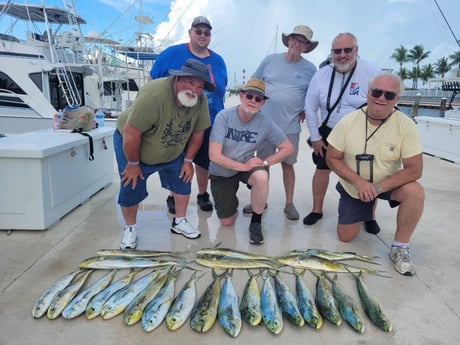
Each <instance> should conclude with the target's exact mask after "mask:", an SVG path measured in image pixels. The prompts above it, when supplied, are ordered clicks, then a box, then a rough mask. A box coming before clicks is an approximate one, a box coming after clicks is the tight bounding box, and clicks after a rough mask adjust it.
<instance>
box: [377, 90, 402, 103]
mask: <svg viewBox="0 0 460 345" xmlns="http://www.w3.org/2000/svg"><path fill="white" fill-rule="evenodd" d="M382 95H383V96H384V97H385V99H386V100H387V101H392V100H394V99H395V98H396V95H397V93H396V92H393V91H384V90H380V89H371V96H372V97H374V98H379V97H380V96H382Z"/></svg>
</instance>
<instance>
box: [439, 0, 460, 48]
mask: <svg viewBox="0 0 460 345" xmlns="http://www.w3.org/2000/svg"><path fill="white" fill-rule="evenodd" d="M433 1H434V3H435V4H436V7H437V8H438V10H439V12H441V15H442V17H443V18H444V21H445V22H446V24H447V27H448V28H449V30H450V32H451V33H452V36H454V39H455V42H456V43H457V45H458V46H459V47H460V41H459V40H458V39H457V37H456V36H455V33H454V31H453V30H452V28H451V27H450V25H449V22H448V21H447V18H446V16H445V15H444V13H443V12H442V10H441V7H439V5H438V2H437V1H436V0H433Z"/></svg>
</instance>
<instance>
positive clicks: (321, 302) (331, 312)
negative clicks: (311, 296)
mask: <svg viewBox="0 0 460 345" xmlns="http://www.w3.org/2000/svg"><path fill="white" fill-rule="evenodd" d="M317 277H318V278H317V280H316V297H315V301H316V306H317V307H318V310H319V312H320V313H321V315H322V316H323V317H324V318H325V319H327V320H329V321H330V322H331V323H332V324H334V325H336V326H340V325H341V324H342V316H341V315H340V311H339V306H338V304H337V301H336V299H335V298H334V295H333V294H332V290H331V287H330V286H329V285H328V282H327V279H326V277H325V276H324V273H323V274H321V275H318V276H317Z"/></svg>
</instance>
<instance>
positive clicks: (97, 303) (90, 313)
mask: <svg viewBox="0 0 460 345" xmlns="http://www.w3.org/2000/svg"><path fill="white" fill-rule="evenodd" d="M138 272H139V270H131V271H130V272H129V273H128V274H126V275H125V276H123V277H121V278H120V279H118V280H117V281H116V282H114V283H112V284H110V285H109V286H108V287H107V288H105V289H104V290H102V291H101V292H99V293H98V294H97V295H95V296H94V297H93V298H91V300H90V301H89V303H88V305H87V306H86V311H85V315H86V317H87V318H88V320H91V319H94V318H95V317H96V316H98V315H100V314H101V311H102V307H103V306H104V303H105V302H106V301H107V300H108V299H109V298H110V296H112V295H113V294H114V293H115V292H117V291H118V290H121V289H122V288H124V287H125V286H127V285H128V284H129V283H131V282H132V280H133V278H134V276H135V275H136V274H137V273H138Z"/></svg>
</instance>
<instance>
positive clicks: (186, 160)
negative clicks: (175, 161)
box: [184, 157, 193, 163]
mask: <svg viewBox="0 0 460 345" xmlns="http://www.w3.org/2000/svg"><path fill="white" fill-rule="evenodd" d="M184 162H187V163H193V159H191V158H185V157H184Z"/></svg>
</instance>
